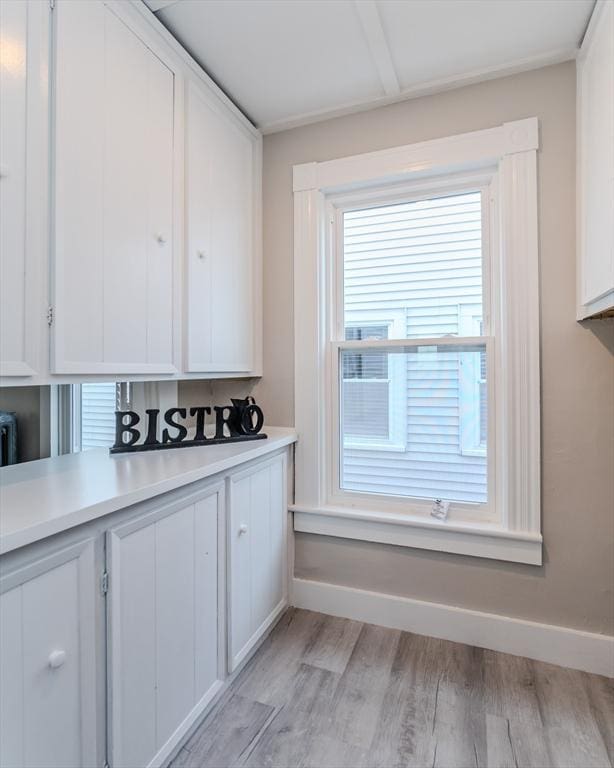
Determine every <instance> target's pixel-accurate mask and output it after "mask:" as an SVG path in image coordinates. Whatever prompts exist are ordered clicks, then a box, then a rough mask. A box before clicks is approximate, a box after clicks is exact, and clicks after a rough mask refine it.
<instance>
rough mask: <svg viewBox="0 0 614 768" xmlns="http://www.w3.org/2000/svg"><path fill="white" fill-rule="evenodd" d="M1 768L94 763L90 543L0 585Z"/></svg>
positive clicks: (93, 596)
mask: <svg viewBox="0 0 614 768" xmlns="http://www.w3.org/2000/svg"><path fill="white" fill-rule="evenodd" d="M0 592H1V594H0V648H1V651H2V652H1V653H0V678H1V679H2V685H1V686H0V733H1V734H2V738H1V739H0V765H2V766H7V768H8V767H9V766H10V768H19V767H20V766H24V768H26V767H27V768H36V767H37V766H40V767H41V768H54V767H57V768H72V767H73V766H74V768H82V767H83V766H95V765H97V764H99V763H97V755H96V753H97V747H96V714H95V712H96V695H95V639H94V637H95V635H94V632H95V629H94V604H95V600H96V591H95V574H94V547H93V543H92V541H91V540H90V541H87V542H85V543H82V544H77V545H74V546H71V547H69V548H66V549H65V550H62V551H60V552H59V553H57V554H55V555H52V556H50V557H48V558H45V559H44V560H41V561H39V562H37V563H34V564H33V565H31V566H28V567H27V568H25V569H23V570H20V571H17V572H15V573H13V574H9V575H6V576H3V578H2V580H1V581H0Z"/></svg>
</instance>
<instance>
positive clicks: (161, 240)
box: [156, 232, 166, 245]
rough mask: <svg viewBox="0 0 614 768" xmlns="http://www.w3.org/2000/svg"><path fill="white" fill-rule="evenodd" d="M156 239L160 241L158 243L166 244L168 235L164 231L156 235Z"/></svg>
mask: <svg viewBox="0 0 614 768" xmlns="http://www.w3.org/2000/svg"><path fill="white" fill-rule="evenodd" d="M156 240H157V241H158V243H160V245H164V243H165V242H166V236H165V235H163V234H162V232H160V233H159V234H157V235H156Z"/></svg>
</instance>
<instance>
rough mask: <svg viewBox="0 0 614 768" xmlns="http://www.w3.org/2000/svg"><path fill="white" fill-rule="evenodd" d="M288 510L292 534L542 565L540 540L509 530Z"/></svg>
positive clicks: (354, 512) (341, 511) (385, 515)
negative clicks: (292, 521)
mask: <svg viewBox="0 0 614 768" xmlns="http://www.w3.org/2000/svg"><path fill="white" fill-rule="evenodd" d="M290 511H291V512H293V513H294V530H295V531H298V532H301V533H314V534H322V535H325V536H336V537H339V538H344V539H358V540H361V541H374V542H378V543H381V544H394V545H396V546H401V547H414V548H417V549H430V550H434V551H438V552H452V553H455V554H459V555H471V556H473V557H485V558H488V559H491V560H506V561H508V562H514V563H527V564H529V565H541V564H542V536H541V534H539V533H525V532H520V531H509V530H507V529H505V528H503V527H501V526H500V525H493V524H479V523H478V524H476V523H458V522H448V521H440V520H435V519H434V518H433V519H431V518H429V519H427V518H423V517H419V518H418V517H410V516H407V515H404V516H400V515H397V514H394V513H390V512H375V511H372V510H368V511H367V510H358V509H354V508H351V509H350V508H345V507H332V506H331V507H319V508H316V507H309V506H305V505H300V504H295V505H293V506H291V507H290Z"/></svg>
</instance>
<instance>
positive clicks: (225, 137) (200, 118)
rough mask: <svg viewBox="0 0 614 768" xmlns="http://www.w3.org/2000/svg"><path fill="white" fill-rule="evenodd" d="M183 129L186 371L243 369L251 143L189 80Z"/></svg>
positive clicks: (250, 264) (249, 295) (248, 342)
mask: <svg viewBox="0 0 614 768" xmlns="http://www.w3.org/2000/svg"><path fill="white" fill-rule="evenodd" d="M186 132H187V135H186V180H187V186H186V206H187V247H186V259H187V276H188V279H187V303H188V306H187V328H186V343H187V350H186V370H187V371H191V372H207V371H215V372H240V371H249V370H252V368H253V349H252V347H253V340H254V317H253V314H252V310H253V281H254V278H255V275H254V203H255V187H254V163H255V152H256V151H257V144H256V142H255V139H254V137H252V136H251V135H249V134H248V133H247V132H246V130H245V129H244V128H242V127H241V126H240V125H238V123H237V122H236V121H235V120H234V118H233V117H232V116H231V115H228V114H226V113H225V112H224V109H223V107H221V106H220V105H218V104H215V103H214V101H213V99H212V97H211V96H207V95H206V94H205V93H204V92H203V91H202V90H201V89H199V88H198V87H197V86H195V85H194V84H192V83H190V84H189V86H188V94H187V118H186Z"/></svg>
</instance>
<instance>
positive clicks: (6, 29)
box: [0, 0, 48, 376]
mask: <svg viewBox="0 0 614 768" xmlns="http://www.w3.org/2000/svg"><path fill="white" fill-rule="evenodd" d="M47 29H48V10H47V7H46V5H45V4H44V3H37V2H24V0H2V2H1V3H0V48H1V52H2V66H0V102H1V105H2V108H1V109H0V375H2V376H31V375H34V374H35V373H37V370H38V369H39V368H40V360H39V358H38V355H39V352H40V345H39V337H40V335H41V330H42V327H43V322H44V320H43V318H44V315H45V304H44V294H43V290H44V287H45V281H44V278H43V275H44V271H45V266H44V265H45V263H46V241H45V236H46V231H45V229H46V216H45V208H46V195H45V188H46V180H47V174H46V167H45V162H46V132H45V125H46V104H47V102H46V97H45V85H46V54H47V42H46V35H47Z"/></svg>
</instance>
